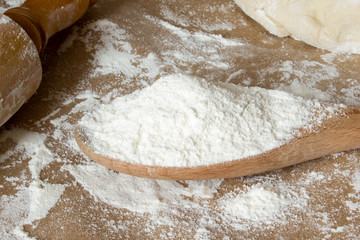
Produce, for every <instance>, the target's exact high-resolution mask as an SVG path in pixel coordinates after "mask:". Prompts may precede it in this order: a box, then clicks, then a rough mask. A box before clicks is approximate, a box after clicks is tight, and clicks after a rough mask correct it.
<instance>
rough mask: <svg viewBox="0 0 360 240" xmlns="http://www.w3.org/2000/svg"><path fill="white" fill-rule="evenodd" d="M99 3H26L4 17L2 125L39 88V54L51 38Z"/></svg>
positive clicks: (0, 19) (0, 29) (0, 21)
mask: <svg viewBox="0 0 360 240" xmlns="http://www.w3.org/2000/svg"><path fill="white" fill-rule="evenodd" d="M97 1H98V0H56V1H54V0H26V1H25V2H24V3H23V4H22V5H21V6H19V7H15V8H11V9H8V10H7V11H6V12H5V13H4V14H0V44H1V46H0V126H1V125H3V124H4V123H5V122H6V121H7V120H8V119H9V118H10V117H11V116H12V115H14V114H15V112H16V111H17V110H18V109H19V108H20V107H21V106H22V105H23V104H24V103H25V102H26V101H27V100H28V99H29V98H30V97H31V96H32V95H33V94H34V93H35V91H36V90H37V88H38V87H39V85H40V82H41V78H42V68H41V62H40V56H39V53H40V51H42V50H43V49H44V47H45V46H46V43H47V41H48V39H49V38H50V37H51V36H52V35H54V34H55V33H57V32H59V31H61V30H63V29H65V28H67V27H69V26H70V25H72V24H73V23H75V22H76V21H77V20H79V19H80V18H81V17H82V16H83V15H84V14H85V12H86V11H87V9H88V8H89V7H90V6H92V5H94V4H95V3H96V2H97Z"/></svg>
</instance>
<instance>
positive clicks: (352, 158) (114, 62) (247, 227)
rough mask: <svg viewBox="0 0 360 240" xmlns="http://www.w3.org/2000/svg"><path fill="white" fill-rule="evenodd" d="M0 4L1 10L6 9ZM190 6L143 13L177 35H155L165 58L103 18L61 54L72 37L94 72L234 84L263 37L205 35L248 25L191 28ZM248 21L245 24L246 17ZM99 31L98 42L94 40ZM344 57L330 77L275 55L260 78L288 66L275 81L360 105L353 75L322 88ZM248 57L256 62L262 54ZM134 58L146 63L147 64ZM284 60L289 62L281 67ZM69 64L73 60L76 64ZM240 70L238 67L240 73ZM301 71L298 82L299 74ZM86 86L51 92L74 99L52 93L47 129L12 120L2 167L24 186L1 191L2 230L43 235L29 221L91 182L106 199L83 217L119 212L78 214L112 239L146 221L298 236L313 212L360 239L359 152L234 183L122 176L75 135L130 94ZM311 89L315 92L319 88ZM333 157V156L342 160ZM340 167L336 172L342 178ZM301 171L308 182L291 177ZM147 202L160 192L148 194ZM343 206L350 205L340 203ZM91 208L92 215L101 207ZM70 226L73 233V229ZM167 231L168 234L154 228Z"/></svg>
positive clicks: (173, 228) (204, 231) (202, 233)
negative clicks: (237, 60) (173, 75)
mask: <svg viewBox="0 0 360 240" xmlns="http://www.w3.org/2000/svg"><path fill="white" fill-rule="evenodd" d="M22 2H23V1H15V0H14V1H10V0H7V1H5V2H4V1H3V3H5V4H7V6H15V5H19V4H21V3H22ZM102 2H105V1H99V4H102ZM164 3H165V1H164ZM166 3H168V1H166ZM105 4H108V2H106V3H105ZM189 6H190V7H191V5H189ZM206 6H207V8H208V9H209V13H211V11H214V12H216V11H215V8H217V7H219V9H221V10H222V11H223V12H224V13H229V11H230V9H232V8H234V4H233V3H232V2H224V3H221V4H220V6H217V5H216V6H210V5H209V4H207V5H206ZM0 11H2V9H1V8H0ZM179 13H180V11H173V10H172V9H171V8H166V9H162V10H161V14H163V16H165V18H167V20H169V21H168V22H166V21H163V20H159V19H156V18H149V17H145V18H144V19H145V20H144V21H150V22H153V23H154V26H153V27H154V29H155V28H156V27H160V28H161V29H163V30H164V31H166V32H167V33H168V34H170V36H157V40H156V41H157V42H158V43H159V44H164V45H163V46H161V47H163V48H164V49H166V51H163V52H161V53H158V55H156V54H155V53H152V52H151V51H150V52H149V53H146V54H145V55H141V54H140V51H138V49H136V48H135V47H134V46H131V45H130V44H129V41H130V40H132V39H133V38H134V36H133V35H131V34H130V33H133V32H131V31H129V29H126V28H122V27H123V26H122V27H119V25H117V24H115V23H114V22H111V21H110V20H104V19H103V20H97V21H94V22H90V23H88V25H85V26H84V29H86V30H83V28H79V27H75V28H73V29H74V30H73V33H72V34H70V35H69V38H68V39H67V41H66V42H65V43H64V44H63V45H62V47H61V49H60V50H59V54H66V52H67V51H74V50H76V49H75V48H73V44H74V43H75V42H76V41H81V42H83V43H85V45H86V51H88V52H89V53H90V54H91V56H92V57H93V59H92V60H91V62H90V64H92V65H93V67H94V68H93V69H94V70H93V72H91V73H90V74H89V78H93V77H94V78H95V77H97V76H101V75H106V74H115V75H117V76H120V77H121V78H122V79H123V81H124V82H125V83H126V84H129V85H131V86H134V87H139V86H141V87H144V86H148V83H144V82H141V84H138V82H139V79H141V78H143V77H144V78H149V79H150V81H152V80H153V79H155V78H156V77H157V75H161V72H162V70H163V69H165V68H166V69H167V70H169V69H168V68H169V66H170V67H171V69H170V70H171V71H172V72H182V73H183V72H185V73H188V74H189V73H194V72H195V73H198V74H197V75H199V76H202V77H204V78H206V79H215V78H214V77H213V76H219V75H217V74H218V73H221V74H223V77H224V78H222V79H226V78H227V77H229V78H228V79H229V81H230V80H232V79H235V78H236V77H242V74H246V73H247V72H246V71H245V70H246V69H245V68H241V69H237V68H238V67H239V66H238V65H237V66H235V65H231V63H232V62H233V61H232V59H233V58H234V57H236V56H242V57H243V56H244V55H246V57H247V56H249V57H251V55H252V54H253V53H252V51H249V50H253V46H250V45H246V44H242V42H243V39H226V38H224V37H221V36H220V35H216V34H215V33H211V34H208V35H207V33H206V31H212V30H215V31H216V30H230V29H232V28H233V27H234V25H236V26H239V25H240V24H237V23H236V24H235V23H233V22H232V21H234V19H231V21H225V22H219V21H216V24H213V23H211V22H204V21H203V20H201V21H200V20H199V21H198V22H197V26H198V27H199V30H198V31H196V32H195V34H194V32H190V31H188V30H186V29H185V28H184V27H186V26H189V25H191V24H193V22H191V19H190V18H186V17H185V18H183V17H184V16H185V15H182V16H180V15H179ZM195 13H196V12H193V13H191V12H190V13H189V14H195ZM170 20H171V21H170ZM219 20H221V19H219ZM240 20H241V19H240ZM240 20H239V21H240ZM170 23H172V24H170ZM244 24H246V22H245V21H244ZM176 26H177V27H176ZM178 26H181V27H178ZM201 28H202V29H203V30H204V31H202V30H201ZM99 35H101V36H100V37H99ZM97 37H98V38H99V41H97V42H96V41H93V39H96V38H97ZM205 39H206V41H205ZM224 41H225V42H224ZM229 41H230V42H229ZM229 43H230V44H229ZM334 59H339V56H338V55H324V61H325V62H326V64H324V65H323V66H324V68H321V67H322V66H320V69H323V70H324V71H321V70H320V71H319V74H313V73H314V71H315V68H314V69H313V68H312V67H311V65H317V63H315V62H314V63H311V62H303V64H299V62H296V61H293V62H285V63H281V62H280V63H276V62H275V63H274V66H272V67H271V68H269V69H264V71H263V72H260V74H264V75H260V77H259V79H257V80H261V77H263V79H267V80H270V78H267V75H266V74H269V73H274V72H276V71H278V72H280V73H281V74H283V78H282V80H283V82H282V85H281V84H280V85H279V84H278V83H274V84H272V85H271V87H272V88H276V89H281V90H286V91H289V92H291V93H292V91H294V90H296V89H298V88H299V87H301V86H303V88H301V89H302V90H303V91H302V92H307V93H306V94H305V95H302V92H300V93H299V92H297V93H296V94H298V95H300V96H304V97H305V98H307V97H310V98H319V95H322V96H323V97H321V99H325V100H326V99H329V97H330V98H331V100H334V99H338V100H339V101H340V102H344V103H348V104H349V103H355V104H359V102H360V101H359V84H358V79H356V78H354V79H348V80H346V81H347V87H346V88H343V89H342V90H341V92H340V93H341V94H343V95H341V94H340V95H338V94H337V92H336V89H333V88H331V86H330V85H329V87H328V88H326V91H324V92H323V94H322V93H321V91H320V90H318V89H319V85H320V84H321V83H323V82H326V81H327V79H329V78H330V80H331V76H336V74H338V73H337V72H338V71H337V69H336V65H335V64H333V63H332V61H334ZM249 61H250V62H251V59H249ZM207 62H209V63H210V64H209V65H208V66H204V68H205V69H204V72H201V71H197V70H196V67H197V66H199V65H201V64H204V63H207ZM119 63H121V64H119ZM133 65H135V66H141V68H137V67H134V66H133ZM278 66H282V68H281V67H280V68H277V67H278ZM318 67H319V66H318ZM69 68H70V69H71V66H69ZM279 69H280V70H279ZM171 71H170V72H171ZM231 72H233V73H234V74H233V75H231ZM61 74H64V77H66V76H67V75H66V73H61ZM332 74H333V75H332ZM334 74H335V75H334ZM230 75H231V76H230ZM130 79H134V81H130ZM151 79H152V80H151ZM216 79H218V77H216ZM294 79H297V80H298V81H297V82H296V81H294V82H293V80H294ZM253 80H254V79H242V81H246V85H250V84H251V83H252V81H253ZM292 82H293V83H292ZM86 84H88V83H87V79H84V81H83V82H80V83H79V85H78V86H77V87H78V89H76V92H75V93H74V94H73V95H69V94H68V93H64V92H61V90H59V89H54V90H51V92H50V93H49V95H51V96H54V98H57V99H60V100H62V101H63V105H62V106H61V108H55V109H52V107H51V106H53V105H52V104H51V101H53V99H44V100H43V104H44V106H48V110H49V112H50V113H45V112H44V113H43V116H41V117H40V119H39V120H37V121H35V122H34V124H35V125H36V126H37V128H36V129H38V131H39V132H36V131H35V130H34V128H32V127H31V128H30V130H23V129H20V128H7V129H1V135H0V139H1V143H2V144H1V145H2V146H4V145H6V144H3V143H5V142H6V143H7V142H8V141H11V142H12V143H13V145H11V146H12V147H9V150H7V151H2V152H1V153H0V163H1V165H0V169H1V170H3V169H5V172H6V178H5V180H4V181H2V182H1V184H3V185H0V191H2V190H3V189H6V188H9V186H8V185H10V186H14V188H15V190H16V193H15V194H13V195H4V194H3V195H1V197H0V224H1V225H2V228H1V229H0V238H1V239H5V240H6V239H34V238H32V237H31V236H30V234H28V233H27V232H26V231H25V230H24V225H26V224H30V225H32V226H33V227H36V225H37V224H38V223H39V220H40V219H42V218H44V217H45V216H48V215H51V217H53V216H54V215H52V213H51V209H52V208H53V207H54V206H55V205H56V203H57V202H58V201H59V200H60V199H61V201H63V202H66V201H70V203H68V204H69V205H71V204H72V203H71V201H72V199H71V198H68V197H66V198H65V197H64V196H63V195H62V194H63V193H64V191H65V190H66V189H68V186H69V185H70V186H74V188H75V190H74V191H76V192H73V193H75V194H78V193H83V191H84V190H83V189H85V191H86V192H88V193H89V195H90V197H91V198H94V200H95V202H98V203H99V205H101V206H102V207H99V206H98V205H92V206H85V207H84V208H83V209H85V212H84V214H86V215H87V214H88V212H86V210H89V208H92V209H91V211H97V212H100V213H101V214H105V213H107V212H116V211H117V212H116V214H114V215H112V216H110V217H109V216H106V214H105V215H101V216H100V218H96V219H98V221H97V222H93V224H91V226H85V225H84V224H83V223H82V222H81V220H82V219H81V216H80V217H79V218H78V219H75V220H78V221H79V224H81V226H82V227H85V229H86V230H93V229H95V231H98V230H99V226H101V227H104V226H105V227H106V232H104V234H105V235H104V236H102V237H103V238H107V239H114V238H118V237H119V235H120V234H123V235H121V236H122V237H124V238H125V239H131V237H133V238H134V236H131V235H129V234H128V233H131V230H132V229H136V228H137V229H139V234H144V233H145V235H146V234H147V235H146V236H148V238H149V239H151V238H152V239H154V238H157V239H173V238H184V237H182V235H180V234H179V233H189V236H190V238H191V237H194V238H195V239H216V238H217V236H215V235H214V234H216V233H220V234H222V235H223V236H225V237H223V239H230V237H228V236H231V235H232V234H234V233H235V234H238V233H239V235H238V236H240V237H239V238H241V236H245V237H244V238H246V239H263V238H266V237H267V235H266V234H267V233H268V232H271V231H272V232H275V236H278V238H281V237H283V236H281V231H282V232H285V231H292V229H295V230H294V231H293V233H294V234H296V233H297V231H298V230H299V229H297V226H298V223H299V222H300V223H304V221H307V223H308V225H309V226H310V227H311V226H314V229H312V230H314V231H315V233H313V236H321V238H323V239H331V238H337V237H339V236H341V237H342V236H344V238H345V239H356V238H357V237H358V236H357V235H354V233H356V232H359V231H360V228H359V226H358V224H355V223H356V222H358V219H359V212H360V207H359V202H360V195H359V175H360V174H359V171H358V170H357V169H359V165H358V158H359V157H358V155H356V152H354V153H342V154H339V157H343V158H344V160H342V161H339V163H338V164H337V165H336V164H334V165H331V164H330V166H331V167H332V168H331V169H332V170H331V171H328V172H322V171H321V170H322V169H323V167H324V166H327V167H328V166H329V164H320V167H318V168H319V169H318V171H311V172H306V171H303V170H302V169H301V167H297V168H294V170H291V171H290V172H289V171H286V172H287V173H285V171H284V172H282V171H277V172H273V173H269V174H264V175H261V176H252V177H246V178H239V179H233V180H232V181H234V182H231V183H229V181H230V180H223V179H217V180H211V181H182V182H178V181H157V180H149V179H142V178H136V177H131V176H127V175H123V174H119V173H114V172H112V171H110V170H108V169H106V168H104V167H102V166H100V165H98V164H96V163H94V162H91V161H88V160H87V159H86V158H85V157H84V156H83V155H81V152H80V150H79V149H78V147H77V145H76V143H75V141H74V136H73V131H74V128H75V123H76V122H77V120H78V119H79V116H82V114H84V113H91V111H92V110H93V109H96V108H99V107H100V106H101V104H102V103H110V99H112V98H113V97H114V96H115V97H116V96H119V93H118V92H119V91H116V92H110V93H108V94H106V95H105V96H103V95H100V94H98V93H96V92H95V91H89V90H86V89H88V88H87V87H88V86H86V87H85V85H86ZM104 87H107V86H104ZM312 90H315V92H313V93H310V92H311V91H312ZM316 90H318V91H316ZM343 96H345V97H343ZM66 111H67V112H66ZM64 112H66V113H67V114H66V113H64ZM40 131H41V132H40ZM44 132H46V134H44ZM48 138H49V139H52V143H53V144H54V145H55V146H56V145H61V147H58V148H49V145H48V142H47V141H48V140H47V139H48ZM64 149H66V154H67V155H61V154H63V153H61V151H60V150H64ZM58 151H59V152H58ZM19 156H21V158H19ZM326 160H327V159H326ZM54 161H56V163H57V164H61V165H62V167H61V170H60V171H56V172H52V174H51V175H52V176H55V177H60V178H61V179H63V180H64V181H65V183H62V184H53V183H50V182H51V179H49V176H47V175H42V177H40V174H41V173H44V172H45V173H46V172H47V171H48V167H49V165H52V163H53V162H54ZM329 161H333V158H331V159H329ZM22 163H24V164H25V165H26V166H27V167H25V168H24V171H23V172H21V173H20V175H12V171H10V170H12V168H15V167H16V166H17V165H19V164H22ZM312 164H313V165H312V166H313V167H316V166H317V164H316V162H315V163H312ZM299 169H300V170H299ZM349 169H350V170H351V171H350V170H349ZM8 170H9V171H8ZM66 174H69V175H71V176H72V177H73V178H71V179H70V180H69V179H66V177H64V176H65V175H66ZM333 174H336V175H337V176H336V177H334V176H333ZM299 175H300V178H299V180H297V181H292V180H291V179H296V177H299ZM282 178H284V179H282ZM285 178H286V179H285ZM289 178H290V180H289ZM338 178H339V179H342V180H343V185H341V187H337V186H338V185H336V184H337V182H336V181H337V179H338ZM76 183H78V184H80V185H81V186H82V187H83V189H81V188H79V187H78V186H77V184H76ZM347 183H348V184H349V185H350V186H349V187H350V188H352V189H353V190H354V193H351V194H348V192H346V191H345V190H346V184H347ZM244 186H246V187H244ZM314 186H316V187H314ZM342 189H345V190H344V191H345V192H341V190H342ZM69 191H71V190H69ZM109 193H111V194H109ZM319 193H320V194H319ZM320 196H324V199H319V197H320ZM144 199H149V202H147V201H144ZM329 199H331V200H332V201H338V204H337V205H336V206H340V207H339V208H336V209H335V208H332V209H331V210H334V211H326V210H324V209H325V207H326V206H323V205H322V204H323V203H327V202H328V201H329ZM316 201H318V202H316ZM101 203H105V204H106V206H105V207H104V205H105V204H101ZM84 204H85V203H84ZM86 204H87V202H86ZM76 207H78V206H76ZM82 207H83V206H82ZM98 207H99V208H98ZM338 209H341V211H342V212H336V211H337V210H338ZM67 210H68V209H64V210H61V211H63V212H65V211H67ZM123 210H125V211H123ZM89 212H90V210H89ZM129 213H131V214H134V216H135V218H134V220H126V219H125V220H124V219H122V218H121V217H123V216H127V214H129ZM339 213H341V214H342V215H341V216H345V217H346V219H347V220H346V221H351V222H349V223H347V222H345V225H343V226H339V225H338V222H337V220H338V219H339V216H338V215H339ZM65 215H66V214H65ZM89 216H91V217H92V215H90V214H89ZM119 216H120V217H119ZM60 217H62V216H60ZM64 217H67V216H64ZM96 217H97V216H96ZM116 218H117V219H116ZM182 218H183V219H182ZM60 220H61V219H56V222H55V221H54V224H55V225H58V223H59V222H60ZM67 220H68V219H66V221H67ZM101 224H102V225H104V226H102V225H101ZM324 226H326V227H324ZM63 227H64V228H65V231H66V230H67V229H66V227H67V226H63ZM92 227H93V228H92ZM279 229H281V231H280V230H279ZM242 231H245V233H244V232H242ZM158 232H160V234H159V235H155V234H156V233H158ZM256 232H261V235H256ZM84 234H85V233H84ZM86 234H89V235H86V236H91V232H90V231H89V232H86ZM192 234H193V235H192ZM242 234H245V235H242ZM246 234H247V235H246ZM257 234H258V233H257ZM279 234H280V235H279ZM290 234H291V233H290ZM294 236H295V235H294ZM94 238H95V237H94ZM96 239H98V238H96Z"/></svg>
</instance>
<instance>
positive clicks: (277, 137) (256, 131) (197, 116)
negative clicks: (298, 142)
mask: <svg viewBox="0 0 360 240" xmlns="http://www.w3.org/2000/svg"><path fill="white" fill-rule="evenodd" d="M319 108H320V109H321V104H320V103H319V102H318V101H316V100H306V99H303V98H300V97H295V96H293V95H291V94H288V93H286V92H281V91H277V90H266V89H262V88H257V87H252V88H249V87H241V86H238V85H234V84H231V83H216V82H215V83H210V82H207V81H205V80H204V79H200V78H196V77H192V76H186V75H181V74H176V75H170V76H166V77H163V78H161V79H159V80H158V81H157V82H155V83H154V84H153V85H151V86H150V87H148V88H145V89H143V90H141V91H137V92H134V93H132V94H130V95H127V96H124V97H119V98H117V99H115V100H114V101H112V102H110V103H107V104H103V105H101V106H100V107H99V109H98V110H97V111H95V112H93V113H91V114H90V115H86V116H85V117H84V118H83V119H82V120H81V121H80V126H81V129H82V130H83V132H84V133H85V134H86V135H87V136H88V140H89V144H90V146H91V147H92V148H93V149H94V150H95V151H96V152H97V153H100V154H103V155H105V156H108V157H111V158H114V159H119V160H122V161H126V162H132V163H138V164H144V165H158V166H199V165H209V164H215V163H219V162H223V161H231V160H234V159H240V158H245V157H249V156H253V155H257V154H260V153H263V152H265V151H268V150H270V149H274V148H276V147H279V146H281V145H283V144H284V143H286V142H287V141H289V140H290V139H292V138H293V137H294V135H295V132H296V131H295V130H296V129H297V128H300V127H303V126H305V127H307V126H306V125H307V124H308V125H310V123H309V122H310V121H312V120H314V119H316V117H317V116H321V115H322V113H321V111H324V110H321V111H320V114H319V113H317V114H315V110H318V109H319ZM325 115H326V114H325ZM320 120H321V119H320V118H319V121H320Z"/></svg>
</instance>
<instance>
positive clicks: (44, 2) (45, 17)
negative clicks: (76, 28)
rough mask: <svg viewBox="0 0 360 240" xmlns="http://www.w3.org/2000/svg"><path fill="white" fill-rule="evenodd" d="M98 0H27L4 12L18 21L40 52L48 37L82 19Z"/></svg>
mask: <svg viewBox="0 0 360 240" xmlns="http://www.w3.org/2000/svg"><path fill="white" fill-rule="evenodd" d="M97 1H98V0H56V1H54V0H26V1H25V2H24V3H23V4H22V5H21V6H19V7H15V8H11V9H9V10H7V11H6V12H5V13H4V14H5V15H7V16H8V17H10V18H11V19H12V20H14V21H15V22H17V23H18V24H19V25H20V26H21V27H22V28H23V29H24V30H25V31H26V32H27V34H28V35H29V36H30V38H31V39H32V40H33V41H34V43H35V45H36V48H37V50H38V51H39V52H40V51H41V50H42V49H43V48H44V47H45V45H46V43H47V41H48V39H49V38H50V37H51V36H52V35H54V34H55V33H57V32H59V31H61V30H63V29H65V28H67V27H69V26H70V25H72V24H73V23H75V22H76V21H77V20H79V19H80V17H81V16H82V15H84V13H85V12H86V10H87V9H88V8H89V7H90V6H92V5H94V4H95V3H96V2H97Z"/></svg>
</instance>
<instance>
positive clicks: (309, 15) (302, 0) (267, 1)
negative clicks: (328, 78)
mask: <svg viewBox="0 0 360 240" xmlns="http://www.w3.org/2000/svg"><path fill="white" fill-rule="evenodd" d="M235 2H236V4H238V5H239V6H240V7H241V9H242V10H243V11H244V12H245V13H246V14H247V15H248V16H250V17H251V18H253V19H254V20H255V21H257V22H258V23H260V24H261V25H262V26H263V27H265V29H267V30H268V31H269V32H270V33H272V34H274V35H277V36H280V37H286V36H292V37H293V38H295V39H297V40H301V41H304V42H306V43H308V44H310V45H312V46H315V47H318V48H322V49H327V50H330V51H334V52H347V53H360V0H235Z"/></svg>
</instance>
